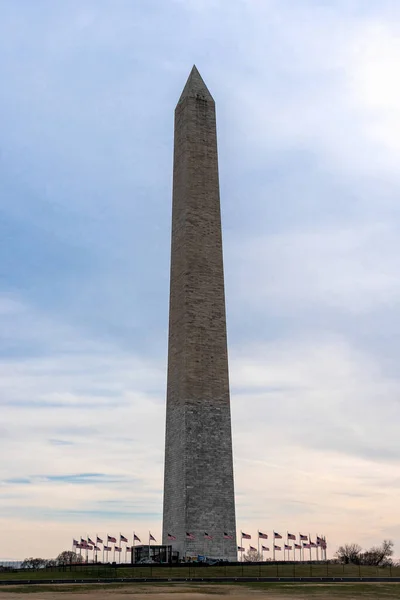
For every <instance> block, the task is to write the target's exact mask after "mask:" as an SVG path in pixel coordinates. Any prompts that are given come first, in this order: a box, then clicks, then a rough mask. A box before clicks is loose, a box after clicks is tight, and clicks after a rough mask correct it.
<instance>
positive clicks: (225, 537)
mask: <svg viewBox="0 0 400 600" xmlns="http://www.w3.org/2000/svg"><path fill="white" fill-rule="evenodd" d="M224 540H233V537H232V536H231V535H229V533H226V531H224Z"/></svg>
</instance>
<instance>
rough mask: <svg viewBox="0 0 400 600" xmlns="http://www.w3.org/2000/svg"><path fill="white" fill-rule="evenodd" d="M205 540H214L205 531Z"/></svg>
mask: <svg viewBox="0 0 400 600" xmlns="http://www.w3.org/2000/svg"><path fill="white" fill-rule="evenodd" d="M204 539H205V540H212V539H213V538H212V535H209V534H208V533H207V531H205V532H204Z"/></svg>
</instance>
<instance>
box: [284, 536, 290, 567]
mask: <svg viewBox="0 0 400 600" xmlns="http://www.w3.org/2000/svg"><path fill="white" fill-rule="evenodd" d="M286 545H287V546H289V532H288V530H287V529H286ZM287 553H288V560H289V558H290V557H289V548H288V551H287ZM284 554H285V553H284ZM284 560H286V558H285V559H284Z"/></svg>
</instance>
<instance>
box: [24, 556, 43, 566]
mask: <svg viewBox="0 0 400 600" xmlns="http://www.w3.org/2000/svg"><path fill="white" fill-rule="evenodd" d="M46 563H47V560H46V559H45V558H33V556H31V557H30V558H25V560H23V561H22V563H21V568H22V569H43V568H44V567H45V566H46Z"/></svg>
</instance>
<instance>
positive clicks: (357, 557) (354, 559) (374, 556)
mask: <svg viewBox="0 0 400 600" xmlns="http://www.w3.org/2000/svg"><path fill="white" fill-rule="evenodd" d="M393 547H394V544H393V542H392V540H383V542H382V544H381V545H380V546H372V548H370V549H369V550H363V549H362V548H361V546H360V545H359V544H354V543H353V544H345V545H344V546H339V548H338V550H337V552H336V554H335V557H336V559H337V560H338V561H339V562H340V563H342V564H345V565H347V564H353V565H365V566H370V567H389V566H393V565H394V564H395V563H394V561H393V559H392V556H393Z"/></svg>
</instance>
